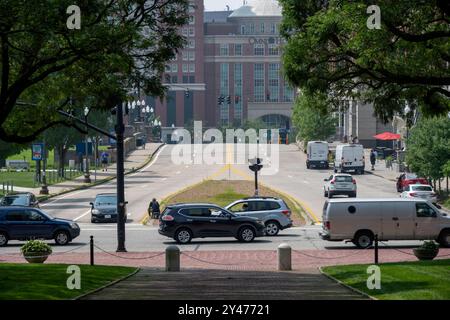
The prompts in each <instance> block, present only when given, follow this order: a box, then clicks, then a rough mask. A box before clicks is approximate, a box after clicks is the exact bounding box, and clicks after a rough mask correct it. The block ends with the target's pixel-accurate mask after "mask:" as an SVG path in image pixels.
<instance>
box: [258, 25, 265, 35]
mask: <svg viewBox="0 0 450 320" xmlns="http://www.w3.org/2000/svg"><path fill="white" fill-rule="evenodd" d="M264 26H265V25H264V23H261V25H260V27H259V31H260V32H261V33H264V32H265V31H264Z"/></svg>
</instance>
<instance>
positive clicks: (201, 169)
mask: <svg viewBox="0 0 450 320" xmlns="http://www.w3.org/2000/svg"><path fill="white" fill-rule="evenodd" d="M174 148H176V146H173V145H168V146H165V147H163V148H162V149H161V150H160V151H159V153H158V154H157V155H156V157H155V159H154V160H153V161H152V163H150V164H149V165H148V166H147V167H146V168H144V169H142V170H141V171H139V172H137V173H135V174H133V175H129V176H126V178H125V182H126V185H125V187H126V189H125V194H126V200H127V201H128V202H129V204H128V207H127V212H128V215H129V216H128V223H127V227H126V229H127V248H128V250H129V251H161V250H164V249H165V247H166V246H167V245H168V244H173V243H174V242H173V241H172V240H171V239H168V238H165V237H162V236H160V235H159V234H158V233H157V229H156V228H155V227H152V226H143V225H142V224H140V221H141V220H142V218H143V217H144V216H145V214H146V211H147V206H148V203H149V201H150V200H151V198H153V197H155V198H157V199H163V198H164V197H166V196H167V195H169V194H171V193H173V192H176V191H177V190H179V189H182V188H185V187H187V186H189V185H192V184H194V183H197V182H200V181H202V180H203V179H207V178H213V179H228V178H230V179H252V176H251V175H250V171H249V169H248V166H247V164H242V163H241V164H233V165H230V166H228V167H227V163H228V164H229V163H230V162H232V161H231V160H232V159H233V157H236V158H237V157H239V156H244V157H241V159H242V158H248V149H247V150H246V151H241V150H239V148H238V147H237V146H234V145H228V146H221V145H219V146H217V148H216V152H215V156H216V157H217V158H218V159H219V158H221V159H223V163H218V164H211V165H206V164H204V163H199V164H195V162H196V161H197V160H199V158H198V157H200V156H201V155H200V154H199V153H203V155H204V154H205V153H208V154H209V153H210V152H211V150H212V149H211V145H205V146H203V151H199V150H197V153H194V154H192V155H191V156H192V160H193V162H191V163H188V162H187V163H183V164H175V163H173V161H172V160H173V157H172V152H173V151H174ZM208 148H209V149H208ZM242 152H245V155H242V154H240V153H242ZM279 163H280V164H279V167H280V169H279V172H278V173H277V174H275V175H268V176H262V177H261V181H262V183H264V184H266V185H268V186H271V187H274V188H276V189H278V190H281V191H283V192H285V193H287V194H289V195H291V196H293V197H295V198H296V199H297V200H298V201H299V202H301V203H303V204H304V205H305V207H307V208H309V211H311V212H312V214H313V215H314V216H315V217H317V218H318V219H319V220H320V218H321V210H322V206H323V203H324V200H325V198H324V197H323V191H322V186H323V179H324V178H326V177H328V176H329V175H330V174H331V173H332V171H331V170H307V169H306V165H305V155H304V154H303V153H301V152H300V151H299V150H298V149H297V147H296V146H295V145H289V146H285V145H282V146H280V153H279ZM356 180H357V183H358V197H398V194H397V193H396V190H395V185H394V183H393V182H391V181H388V180H386V179H383V178H380V177H377V176H373V175H362V176H356ZM104 192H113V193H114V192H115V180H113V181H111V182H109V183H106V184H103V185H99V186H96V187H93V188H91V189H87V190H82V191H76V192H73V193H70V194H66V195H64V196H60V197H57V198H54V199H52V200H51V201H49V202H48V203H45V204H42V209H44V210H45V211H47V212H49V213H50V214H52V215H53V216H56V217H60V218H66V219H74V220H76V221H77V222H78V223H79V224H80V226H81V230H82V232H81V236H80V237H79V238H77V239H76V240H75V241H74V243H73V244H72V245H71V246H70V247H68V248H59V247H58V248H56V251H64V250H67V249H70V248H73V247H74V246H77V245H80V244H85V243H88V241H89V236H90V235H94V237H95V240H96V243H97V244H98V245H99V246H101V247H103V248H105V249H106V250H111V251H113V250H115V248H116V226H115V224H91V223H90V205H89V202H91V201H92V200H93V199H94V197H95V195H96V194H97V193H104ZM319 229H320V226H307V227H302V228H292V229H288V230H285V231H282V232H281V233H280V236H279V237H276V238H261V239H258V240H257V241H255V243H251V244H242V243H238V242H236V241H235V239H234V238H233V239H205V240H195V241H194V242H193V244H191V245H188V246H185V247H184V248H186V249H187V250H234V249H236V250H273V249H275V248H276V247H277V246H278V245H279V244H280V243H282V242H288V243H291V244H292V246H293V247H294V248H296V249H317V248H319V249H321V248H325V247H330V246H331V247H342V248H347V247H348V248H351V247H353V245H352V244H343V243H331V242H324V241H322V240H320V238H319V237H318V231H319ZM19 243H20V242H15V241H11V242H10V244H11V245H10V246H8V248H5V249H3V248H2V251H3V250H6V251H7V252H12V251H17V248H16V247H17V246H18V245H19ZM395 243H396V242H391V244H395ZM398 244H403V245H411V244H417V242H399V243H398ZM82 250H88V248H87V247H86V248H83V249H82Z"/></svg>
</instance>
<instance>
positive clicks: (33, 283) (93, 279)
mask: <svg viewBox="0 0 450 320" xmlns="http://www.w3.org/2000/svg"><path fill="white" fill-rule="evenodd" d="M67 267H68V266H67V265H52V264H9V263H5V264H0V283H1V290H0V300H66V299H73V298H76V297H78V296H80V295H82V294H85V293H88V292H90V291H92V290H95V289H98V288H100V287H102V286H105V285H107V284H109V283H111V282H113V281H116V280H119V279H121V278H124V277H126V276H127V275H130V274H131V273H133V272H134V271H135V270H136V268H128V267H107V266H87V265H80V266H79V267H80V271H81V289H80V290H69V289H68V288H67V285H66V283H67V279H68V278H69V277H70V276H71V274H68V273H67Z"/></svg>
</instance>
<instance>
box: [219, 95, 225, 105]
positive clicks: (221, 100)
mask: <svg viewBox="0 0 450 320" xmlns="http://www.w3.org/2000/svg"><path fill="white" fill-rule="evenodd" d="M224 101H225V98H224V97H223V96H220V97H219V98H218V99H217V102H218V103H219V105H222V104H223V103H224Z"/></svg>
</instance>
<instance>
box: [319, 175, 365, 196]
mask: <svg viewBox="0 0 450 320" xmlns="http://www.w3.org/2000/svg"><path fill="white" fill-rule="evenodd" d="M324 181H325V184H324V186H323V196H324V197H328V198H330V199H331V198H333V197H334V196H338V195H344V196H349V198H356V191H357V188H356V180H355V179H353V177H352V176H351V175H350V174H343V173H340V174H333V175H332V176H331V177H329V178H328V179H324Z"/></svg>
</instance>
